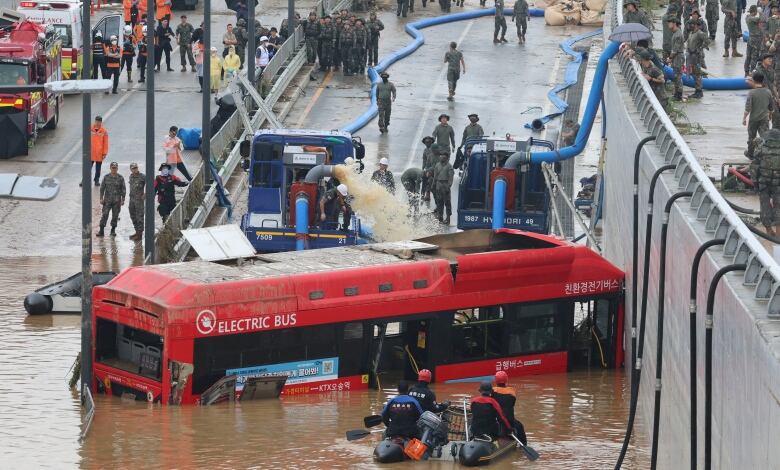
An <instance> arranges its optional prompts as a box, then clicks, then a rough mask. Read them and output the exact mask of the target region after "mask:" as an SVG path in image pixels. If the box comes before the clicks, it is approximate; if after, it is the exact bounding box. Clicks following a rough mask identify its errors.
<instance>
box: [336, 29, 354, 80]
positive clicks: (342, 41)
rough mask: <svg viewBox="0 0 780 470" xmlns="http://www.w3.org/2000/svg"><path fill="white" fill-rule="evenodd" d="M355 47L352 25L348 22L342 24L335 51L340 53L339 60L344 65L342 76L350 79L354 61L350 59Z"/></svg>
mask: <svg viewBox="0 0 780 470" xmlns="http://www.w3.org/2000/svg"><path fill="white" fill-rule="evenodd" d="M354 47H355V32H354V31H352V25H351V24H349V21H347V22H346V23H344V25H343V29H342V30H341V34H339V42H338V46H337V49H338V50H339V51H341V58H342V61H343V64H344V76H345V77H351V76H352V75H353V71H354V68H355V67H354V60H353V57H352V49H354Z"/></svg>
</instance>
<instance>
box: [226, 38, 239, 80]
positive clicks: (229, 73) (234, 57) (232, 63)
mask: <svg viewBox="0 0 780 470" xmlns="http://www.w3.org/2000/svg"><path fill="white" fill-rule="evenodd" d="M240 68H241V57H239V56H238V54H236V47H235V46H230V48H229V49H228V55H226V56H225V82H229V81H230V80H232V79H233V78H235V76H236V74H237V73H238V69H240Z"/></svg>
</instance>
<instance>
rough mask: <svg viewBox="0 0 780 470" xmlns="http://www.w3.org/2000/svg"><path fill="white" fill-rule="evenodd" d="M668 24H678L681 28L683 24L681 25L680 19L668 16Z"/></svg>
mask: <svg viewBox="0 0 780 470" xmlns="http://www.w3.org/2000/svg"><path fill="white" fill-rule="evenodd" d="M666 22H667V23H676V24H677V26H680V25H681V24H682V23H680V19H679V18H676V17H674V16H668V15H667V16H666Z"/></svg>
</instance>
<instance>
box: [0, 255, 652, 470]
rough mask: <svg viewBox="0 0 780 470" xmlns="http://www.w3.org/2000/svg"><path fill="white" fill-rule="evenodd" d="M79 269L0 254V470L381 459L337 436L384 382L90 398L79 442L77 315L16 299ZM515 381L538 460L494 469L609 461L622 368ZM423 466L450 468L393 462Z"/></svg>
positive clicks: (364, 444) (616, 435)
mask: <svg viewBox="0 0 780 470" xmlns="http://www.w3.org/2000/svg"><path fill="white" fill-rule="evenodd" d="M128 261H129V260H128ZM120 265H121V263H120ZM118 267H124V266H118ZM78 270H79V259H78V258H73V257H61V258H57V257H46V258H43V257H27V258H25V257H6V258H0V285H2V286H3V287H4V289H2V291H0V318H2V319H3V325H4V327H3V328H2V329H0V344H1V345H2V347H1V348H0V442H2V443H3V457H2V463H0V468H3V467H4V468H30V467H32V466H35V467H37V468H74V467H83V468H90V469H102V468H181V469H188V468H309V469H311V468H346V467H353V468H376V467H378V466H377V465H375V464H374V463H373V462H372V459H371V453H372V451H373V447H374V445H375V444H376V442H378V439H379V436H378V435H377V434H374V435H371V436H369V437H367V438H364V439H362V440H359V441H354V442H347V441H346V439H345V436H344V433H345V431H346V430H348V429H355V428H361V427H362V417H363V416H366V415H369V414H374V413H377V412H378V411H380V410H381V406H382V404H383V403H384V401H385V400H386V399H387V397H388V395H389V394H390V393H391V392H392V391H390V390H382V391H375V390H369V391H352V392H333V393H331V394H325V395H309V396H296V397H290V398H283V399H281V400H278V401H276V400H271V401H258V402H249V403H243V404H221V405H217V406H212V407H194V406H189V407H181V408H176V407H161V406H159V405H154V406H151V405H148V404H146V403H140V402H132V401H126V400H122V399H120V398H113V397H106V396H100V395H99V396H96V409H97V411H96V414H95V418H94V422H93V424H92V428H91V430H90V433H89V435H88V436H87V438H86V439H85V440H84V441H83V442H80V441H79V432H80V422H81V413H80V406H79V400H78V397H77V396H76V395H75V394H74V393H73V392H71V391H70V390H68V388H67V376H68V369H69V368H70V366H71V365H72V363H73V361H74V359H75V357H76V354H77V353H78V351H79V348H80V339H79V335H80V332H79V327H80V317H79V316H77V315H55V316H52V315H47V316H39V317H30V316H27V315H26V313H25V312H24V308H23V307H22V300H23V298H24V296H25V295H26V294H27V293H28V292H30V291H31V290H32V289H33V288H36V287H38V286H41V285H44V284H46V283H49V282H53V281H55V280H59V279H62V278H63V277H65V276H68V275H70V274H73V273H74V272H77V271H78ZM513 382H514V383H513V385H514V386H515V387H516V388H517V391H518V416H519V417H520V419H521V420H522V421H523V422H524V424H525V427H526V429H527V432H528V437H529V444H530V445H531V446H533V447H534V448H535V449H536V450H537V451H539V453H540V454H541V455H542V457H541V458H540V459H539V460H538V461H537V462H535V463H534V464H530V463H529V462H528V461H527V460H526V459H525V457H524V456H523V454H522V453H521V452H519V451H518V452H515V453H514V454H512V455H510V456H507V457H504V458H502V460H500V461H499V462H496V463H494V464H493V465H491V467H492V468H504V469H506V468H515V467H527V468H536V469H553V468H577V469H579V468H611V467H612V466H614V462H615V459H616V458H617V455H618V452H619V450H620V445H621V442H622V436H623V432H624V426H625V420H626V414H627V408H628V399H627V398H628V387H627V381H626V379H625V376H624V374H623V372H622V371H616V370H599V369H592V370H590V371H587V370H583V371H576V372H571V373H568V374H554V375H539V376H529V377H524V378H518V379H515V380H513ZM476 387H477V384H475V383H458V384H435V385H434V389H435V391H436V393H437V394H438V396H439V399H440V400H443V399H450V400H458V399H460V398H461V397H463V396H465V395H467V394H473V392H474V390H475V389H476ZM638 421H639V420H638ZM646 448H647V445H646V438H645V436H644V434H643V430H642V429H639V430H638V436H637V439H635V440H634V445H633V446H632V448H631V450H630V452H629V455H628V458H627V461H626V466H625V468H644V467H646V466H647V460H648V459H647V454H646ZM422 465H427V467H426V468H429V467H430V468H436V469H438V468H451V467H452V465H453V464H452V463H451V462H437V463H428V464H420V463H404V464H395V465H394V467H398V468H410V467H418V468H419V467H421V466H422Z"/></svg>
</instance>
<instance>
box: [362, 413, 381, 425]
mask: <svg viewBox="0 0 780 470" xmlns="http://www.w3.org/2000/svg"><path fill="white" fill-rule="evenodd" d="M380 424H382V417H381V416H379V415H371V416H366V417H365V418H363V425H364V426H365V427H367V428H373V427H374V426H379V425H380Z"/></svg>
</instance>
